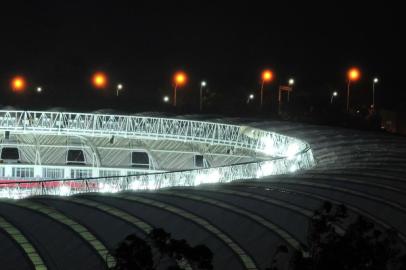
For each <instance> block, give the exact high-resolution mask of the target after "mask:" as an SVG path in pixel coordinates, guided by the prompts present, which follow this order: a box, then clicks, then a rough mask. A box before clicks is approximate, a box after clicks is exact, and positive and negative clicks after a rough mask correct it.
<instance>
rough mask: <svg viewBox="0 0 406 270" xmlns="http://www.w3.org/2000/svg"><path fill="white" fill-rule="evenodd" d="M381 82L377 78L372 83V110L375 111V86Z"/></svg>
mask: <svg viewBox="0 0 406 270" xmlns="http://www.w3.org/2000/svg"><path fill="white" fill-rule="evenodd" d="M378 82H379V79H378V78H377V77H375V78H374V80H373V82H372V109H373V110H374V111H375V84H377V83H378Z"/></svg>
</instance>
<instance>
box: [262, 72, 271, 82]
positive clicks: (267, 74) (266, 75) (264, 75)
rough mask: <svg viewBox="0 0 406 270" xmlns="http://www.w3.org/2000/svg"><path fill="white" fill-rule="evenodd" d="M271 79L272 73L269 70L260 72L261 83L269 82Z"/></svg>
mask: <svg viewBox="0 0 406 270" xmlns="http://www.w3.org/2000/svg"><path fill="white" fill-rule="evenodd" d="M272 79H273V72H272V71H270V70H264V71H263V72H262V81H263V82H270V81H272Z"/></svg>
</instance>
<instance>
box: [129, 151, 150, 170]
mask: <svg viewBox="0 0 406 270" xmlns="http://www.w3.org/2000/svg"><path fill="white" fill-rule="evenodd" d="M131 165H132V167H135V168H140V169H149V156H148V153H146V152H132V153H131Z"/></svg>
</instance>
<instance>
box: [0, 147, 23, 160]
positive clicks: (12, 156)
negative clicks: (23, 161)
mask: <svg viewBox="0 0 406 270" xmlns="http://www.w3.org/2000/svg"><path fill="white" fill-rule="evenodd" d="M0 158H1V159H3V160H19V159H20V152H19V151H18V148H17V147H3V148H2V149H1V156H0Z"/></svg>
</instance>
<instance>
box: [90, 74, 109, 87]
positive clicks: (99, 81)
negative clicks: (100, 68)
mask: <svg viewBox="0 0 406 270" xmlns="http://www.w3.org/2000/svg"><path fill="white" fill-rule="evenodd" d="M92 83H93V86H94V87H96V88H99V89H102V88H105V87H106V86H107V76H106V74H104V73H103V72H97V73H95V74H94V75H93V77H92Z"/></svg>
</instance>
